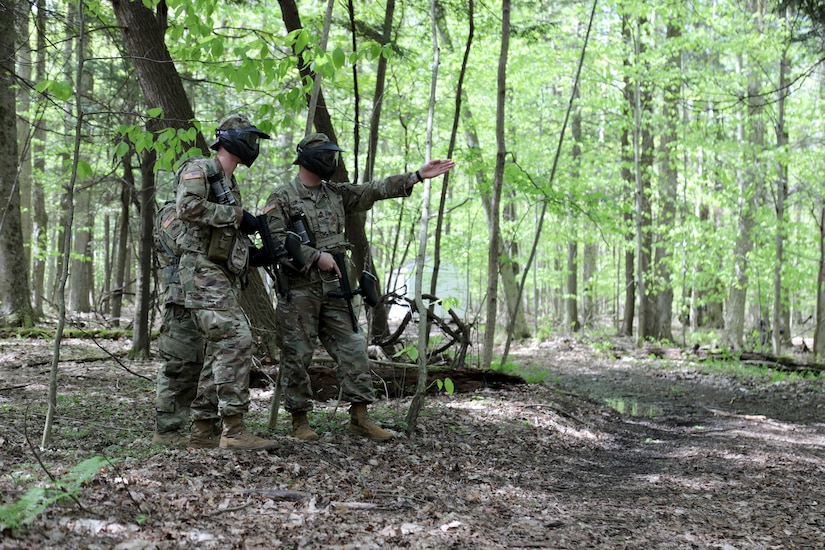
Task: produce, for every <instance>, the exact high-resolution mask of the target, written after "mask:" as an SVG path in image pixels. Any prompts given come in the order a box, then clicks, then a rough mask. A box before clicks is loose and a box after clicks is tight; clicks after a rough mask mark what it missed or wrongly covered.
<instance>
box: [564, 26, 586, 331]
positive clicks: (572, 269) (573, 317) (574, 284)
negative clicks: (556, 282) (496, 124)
mask: <svg viewBox="0 0 825 550" xmlns="http://www.w3.org/2000/svg"><path fill="white" fill-rule="evenodd" d="M577 34H578V33H577ZM579 95H580V94H579V88H578V87H576V88H575V89H574V90H573V101H575V102H576V104H575V106H574V107H573V113H572V115H573V117H572V121H571V123H570V133H571V134H572V138H573V153H572V157H573V158H572V159H571V161H572V166H573V168H572V172H571V174H570V181H571V182H573V185H576V184H577V182H578V181H579V177H580V176H581V174H580V170H579V165H580V163H581V141H582V115H581V108H580V107H579V105H578V101H577V100H578V99H579ZM567 220H568V227H569V231H570V233H569V236H568V241H567V270H566V275H567V276H566V277H565V282H566V284H565V291H564V294H565V296H564V304H565V305H564V330H570V331H573V332H578V330H579V329H580V328H581V325H580V323H579V307H578V304H579V286H578V282H579V240H578V239H579V237H578V231H577V228H578V220H577V219H576V216H574V215H573V212H572V209H571V210H568V213H567Z"/></svg>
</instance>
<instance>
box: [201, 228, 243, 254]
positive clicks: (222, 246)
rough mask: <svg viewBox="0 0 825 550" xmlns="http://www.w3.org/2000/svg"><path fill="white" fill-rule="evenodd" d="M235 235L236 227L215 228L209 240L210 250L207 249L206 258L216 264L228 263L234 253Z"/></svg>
mask: <svg viewBox="0 0 825 550" xmlns="http://www.w3.org/2000/svg"><path fill="white" fill-rule="evenodd" d="M235 233H237V231H236V230H235V228H234V227H213V228H212V236H211V237H210V238H209V248H207V249H206V257H207V258H209V259H210V260H212V261H213V262H216V263H220V262H225V261H227V260H228V259H229V255H230V253H231V252H232V243H233V242H234V241H235Z"/></svg>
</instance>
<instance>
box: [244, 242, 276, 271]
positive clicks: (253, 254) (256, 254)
mask: <svg viewBox="0 0 825 550" xmlns="http://www.w3.org/2000/svg"><path fill="white" fill-rule="evenodd" d="M273 263H274V258H271V257H270V255H269V254H267V252H266V250H264V249H263V248H257V247H254V246H250V247H249V267H264V266H267V265H272V264H273Z"/></svg>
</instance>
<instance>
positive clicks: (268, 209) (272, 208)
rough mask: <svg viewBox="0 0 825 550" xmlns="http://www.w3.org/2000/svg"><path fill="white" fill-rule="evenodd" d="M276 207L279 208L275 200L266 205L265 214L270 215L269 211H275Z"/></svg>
mask: <svg viewBox="0 0 825 550" xmlns="http://www.w3.org/2000/svg"><path fill="white" fill-rule="evenodd" d="M275 206H277V204H276V203H275V201H274V200H273V201H272V202H268V203H266V205H265V206H264V214H269V211H270V210H274V209H275Z"/></svg>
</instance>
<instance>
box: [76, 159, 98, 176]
mask: <svg viewBox="0 0 825 550" xmlns="http://www.w3.org/2000/svg"><path fill="white" fill-rule="evenodd" d="M93 173H94V172H93V170H92V166H91V165H90V164H89V163H88V162H86V161H85V160H78V161H77V178H78V179H87V178H90V177H92V174H93Z"/></svg>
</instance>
